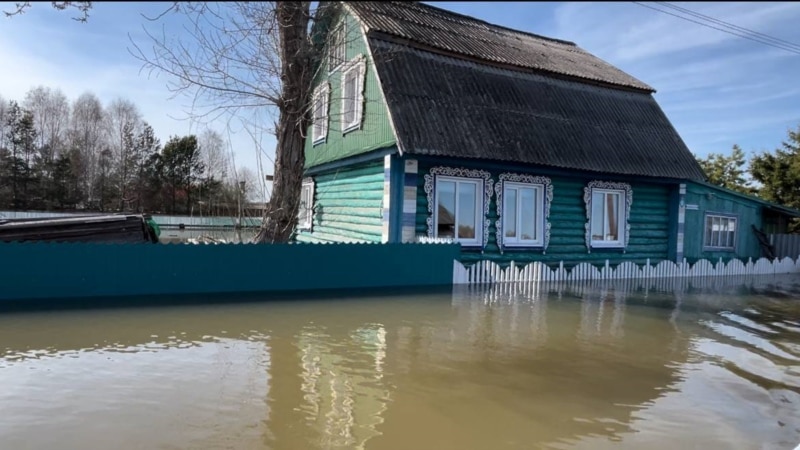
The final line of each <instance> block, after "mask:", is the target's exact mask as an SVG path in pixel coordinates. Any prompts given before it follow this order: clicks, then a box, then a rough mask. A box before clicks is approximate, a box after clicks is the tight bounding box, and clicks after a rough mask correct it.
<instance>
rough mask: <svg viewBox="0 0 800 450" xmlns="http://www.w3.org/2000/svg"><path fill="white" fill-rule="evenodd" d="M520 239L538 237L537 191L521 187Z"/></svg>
mask: <svg viewBox="0 0 800 450" xmlns="http://www.w3.org/2000/svg"><path fill="white" fill-rule="evenodd" d="M519 207H520V219H521V220H520V226H519V227H520V239H525V240H528V241H532V240H535V239H536V191H535V190H534V189H532V188H523V189H520V204H519Z"/></svg>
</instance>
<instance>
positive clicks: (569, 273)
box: [453, 257, 800, 285]
mask: <svg viewBox="0 0 800 450" xmlns="http://www.w3.org/2000/svg"><path fill="white" fill-rule="evenodd" d="M797 272H800V258H798V259H797V261H795V260H793V259H792V258H789V257H786V258H782V259H775V260H774V261H770V260H768V259H766V258H760V259H758V260H757V261H755V262H753V260H752V259H749V260H748V261H747V263H743V262H741V261H739V260H736V259H734V260H731V261H729V262H728V263H725V262H723V261H722V259H720V260H719V261H718V262H717V264H713V263H711V262H710V261H708V260H705V259H701V260H699V261H697V262H696V263H694V264H689V263H687V262H686V260H685V259H684V260H683V262H681V263H679V264H676V263H674V262H672V261H660V262H659V263H657V264H656V265H655V266H654V265H652V264H651V262H650V260H649V259H648V260H647V263H646V264H645V265H643V266H639V265H637V264H635V263H632V262H627V261H626V262H623V263H621V264H619V265H618V266H617V267H616V268H612V267H611V263H610V261H608V260H606V261H605V264H604V266H603V267H600V268H598V267H596V266H594V265H592V264H590V263H586V262H584V263H580V264H578V265H576V266H575V267H573V268H572V270H567V269H565V268H564V263H563V262H561V263H560V264H559V267H557V268H552V269H551V268H550V267H548V266H547V265H546V264H544V263H541V262H532V263H528V264H524V265H519V264H516V263H514V262H511V265H510V266H509V267H507V268H505V269H503V268H501V267H500V266H499V265H497V264H496V263H494V262H491V261H479V262H477V263H476V264H474V265H472V266H470V267H469V268H466V267H465V266H464V265H463V264H461V263H460V262H459V261H454V263H453V284H467V285H491V284H495V283H540V282H570V281H584V280H648V279H657V278H692V277H714V276H749V275H776V274H787V273H797Z"/></svg>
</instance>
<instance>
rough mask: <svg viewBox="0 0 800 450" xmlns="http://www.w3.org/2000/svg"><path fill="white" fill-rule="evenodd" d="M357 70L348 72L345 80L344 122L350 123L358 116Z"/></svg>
mask: <svg viewBox="0 0 800 450" xmlns="http://www.w3.org/2000/svg"><path fill="white" fill-rule="evenodd" d="M357 73H358V71H357V70H351V71H350V72H347V74H346V75H345V80H344V98H343V99H342V101H343V102H344V124H345V125H348V124H350V123H352V122H353V121H354V120H355V117H356V74H357Z"/></svg>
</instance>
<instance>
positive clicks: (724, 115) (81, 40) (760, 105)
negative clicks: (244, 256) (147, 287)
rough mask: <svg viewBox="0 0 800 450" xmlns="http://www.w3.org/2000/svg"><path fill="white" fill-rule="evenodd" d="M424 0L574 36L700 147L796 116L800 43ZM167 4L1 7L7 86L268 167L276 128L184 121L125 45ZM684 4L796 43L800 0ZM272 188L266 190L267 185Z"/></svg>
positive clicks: (586, 5)
mask: <svg viewBox="0 0 800 450" xmlns="http://www.w3.org/2000/svg"><path fill="white" fill-rule="evenodd" d="M428 3H430V4H433V5H436V6H439V7H441V8H445V9H449V10H451V11H454V12H458V13H461V14H466V15H469V16H473V17H476V18H479V19H482V20H485V21H488V22H490V23H494V24H498V25H502V26H505V27H509V28H514V29H518V30H522V31H528V32H532V33H536V34H540V35H544V36H548V37H554V38H559V39H565V40H569V41H572V42H575V43H576V44H577V45H578V46H580V47H581V48H583V49H585V50H587V51H589V52H591V53H593V54H594V55H596V56H598V57H600V58H602V59H604V60H605V61H607V62H609V63H611V64H613V65H615V66H617V67H619V68H620V69H622V70H624V71H626V72H628V73H629V74H631V75H633V76H634V77H636V78H638V79H639V80H641V81H643V82H645V83H647V84H649V85H650V86H653V87H654V88H655V89H656V91H657V92H656V94H655V98H656V100H657V101H658V103H659V104H660V105H661V108H662V109H663V110H664V112H665V113H666V115H667V117H669V119H670V120H671V122H672V123H673V125H674V126H675V128H676V130H677V131H678V133H679V134H680V135H681V137H682V138H683V140H684V141H685V142H686V144H687V145H688V147H689V148H690V150H692V152H694V153H695V154H697V155H699V156H701V157H705V156H706V155H708V154H709V153H724V154H727V153H728V152H729V151H730V149H731V147H732V146H733V145H734V144H739V145H740V146H741V147H742V149H743V150H744V151H745V153H747V154H748V155H749V154H752V153H754V152H760V151H764V150H768V151H772V150H774V149H775V148H777V147H779V146H780V143H781V142H782V141H783V140H785V138H786V136H787V131H788V130H790V129H797V127H798V126H800V83H798V82H797V81H798V78H800V54H797V53H792V52H790V51H787V50H783V49H778V48H774V47H770V46H767V45H764V44H760V43H757V42H753V41H751V40H747V39H744V38H742V37H738V36H734V35H731V34H729V33H725V32H723V31H719V30H715V29H711V28H708V27H705V26H702V25H700V24H697V23H692V22H690V21H687V20H684V19H681V18H677V17H673V16H670V15H668V14H664V13H662V12H658V11H654V10H653V9H650V8H647V7H645V6H641V5H640V4H637V3H632V2H627V3H614V2H574V3H573V2H505V3H483V2H428ZM169 4H170V3H157V2H153V3H145V2H121V3H110V2H109V3H106V2H95V3H94V7H93V8H92V10H91V12H90V17H89V20H88V22H87V23H80V22H77V21H74V20H71V18H72V17H75V16H76V15H78V12H77V11H69V10H68V11H56V10H54V9H53V8H51V7H50V5H49V2H41V3H34V4H33V7H32V8H30V9H29V10H28V11H27V12H26V13H25V14H24V15H21V16H15V17H12V18H5V17H0V21H1V22H0V61H2V62H3V63H2V69H1V70H0V96H2V97H3V98H4V99H6V100H11V99H14V100H18V101H22V100H23V99H24V96H25V93H26V92H27V91H28V90H30V89H31V88H33V87H35V86H39V85H42V86H47V87H50V88H59V89H61V90H62V91H63V92H64V93H65V94H66V96H67V97H68V98H69V99H70V100H74V99H75V98H77V97H78V96H79V95H80V94H81V93H83V92H86V91H91V92H93V93H95V94H96V95H97V96H98V97H99V98H100V99H101V101H103V102H104V103H105V104H107V103H109V102H110V101H111V100H113V99H114V98H117V97H122V98H126V99H129V100H132V101H133V102H135V103H136V104H137V105H138V106H139V108H140V110H141V112H142V115H143V117H144V119H145V120H147V121H148V122H149V123H150V124H151V125H152V126H153V127H154V129H155V131H156V133H157V135H158V136H159V137H160V138H161V141H162V143H163V142H165V141H166V140H167V139H168V137H169V136H173V135H185V134H189V133H198V132H199V131H200V130H202V128H204V127H206V126H208V127H210V128H212V129H215V130H217V131H219V132H220V133H222V134H223V136H225V137H226V139H228V141H229V144H230V148H231V149H232V151H233V153H234V155H235V161H236V165H237V166H240V167H249V168H250V169H251V170H253V171H254V172H258V169H259V167H261V168H262V171H261V174H262V175H263V174H271V173H272V158H273V157H274V147H275V139H274V137H272V136H268V135H267V136H263V139H261V140H260V142H257V143H254V141H253V139H252V138H251V136H250V135H248V134H247V133H246V132H244V131H243V130H242V127H241V125H239V124H238V123H237V122H236V121H235V120H234V121H229V120H224V119H219V120H216V121H214V122H212V123H210V124H197V123H192V122H191V121H189V120H186V118H187V117H188V116H187V113H186V112H187V111H189V110H190V109H191V102H190V100H189V99H188V98H186V97H182V96H178V97H177V98H175V96H174V95H173V93H171V92H170V91H169V90H168V88H167V81H168V78H167V76H166V75H164V74H156V73H150V72H148V71H141V68H142V64H141V62H140V61H138V60H136V59H135V58H134V57H133V56H132V55H131V54H130V53H129V49H130V48H131V47H132V42H136V43H137V44H139V45H144V46H148V45H149V44H148V38H147V37H146V36H145V34H144V32H143V27H146V28H147V29H149V30H156V29H159V30H160V28H159V27H160V26H161V25H162V24H163V25H165V28H164V30H165V32H166V33H167V35H168V36H169V37H171V38H172V37H181V36H182V35H183V30H182V28H181V27H180V25H179V23H178V18H177V17H172V16H168V17H165V18H164V19H162V22H161V23H158V24H155V23H153V22H150V21H148V20H146V19H145V18H144V17H143V16H142V14H145V15H148V16H151V17H152V16H156V15H158V14H159V13H160V12H162V11H164V10H165V9H166V7H167V6H169ZM676 4H677V5H680V6H682V7H684V8H688V9H691V10H692V11H695V12H698V13H702V14H704V15H706V16H710V17H713V18H715V19H718V20H722V21H725V22H728V23H731V24H734V25H737V26H739V27H743V28H747V29H750V30H753V31H756V32H759V33H763V34H766V35H769V36H771V37H775V38H779V39H783V40H786V41H790V42H792V43H795V44H797V45H800V27H798V26H797V24H798V23H800V2H772V3H768V2H759V3H756V2H714V3H712V2H708V3H704V2H697V3H696V2H692V3H676ZM645 5H648V6H651V7H657V8H660V9H666V8H665V7H662V6H657V4H655V3H645ZM0 9H2V10H4V11H9V10H12V9H13V3H12V2H0ZM668 11H670V10H668ZM673 12H674V11H673ZM683 16H684V17H686V15H683ZM694 20H697V19H694ZM799 53H800V52H799ZM259 155H261V157H260V158H259ZM259 159H260V160H261V161H260V163H259ZM265 188H266V191H267V192H268V190H269V186H268V185H267V186H266V187H265Z"/></svg>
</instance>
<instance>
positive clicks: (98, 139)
mask: <svg viewBox="0 0 800 450" xmlns="http://www.w3.org/2000/svg"><path fill="white" fill-rule="evenodd" d="M71 119H72V120H71V122H70V127H69V132H68V136H69V141H70V146H71V148H72V149H73V150H77V154H78V155H79V156H80V160H81V164H80V167H81V170H80V172H81V175H82V176H81V179H82V184H83V185H82V186H81V189H82V190H83V192H85V193H86V196H87V200H88V202H89V203H94V202H95V201H96V200H97V193H96V192H95V186H96V185H97V184H96V180H97V177H98V173H99V161H100V153H101V151H102V150H103V148H104V147H105V143H106V137H105V110H104V109H103V105H102V103H100V99H98V98H97V96H96V95H94V94H93V93H91V92H85V93H83V94H81V96H80V97H78V98H77V99H76V100H75V101H74V102H73V103H72V116H71Z"/></svg>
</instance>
